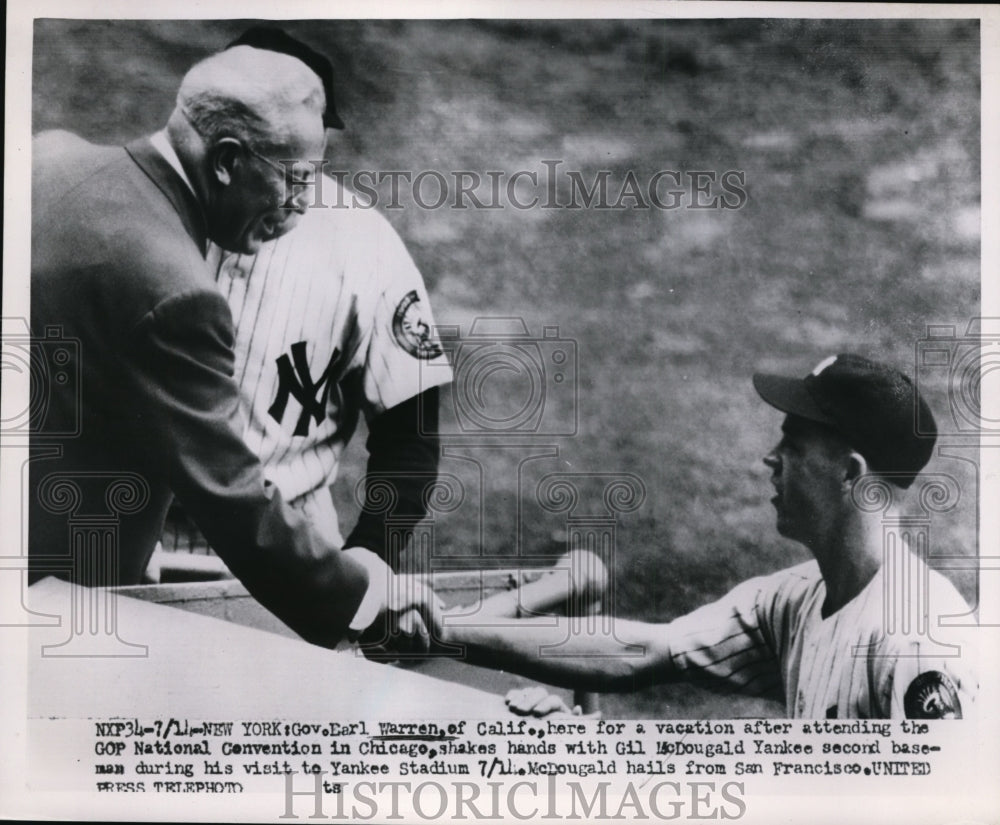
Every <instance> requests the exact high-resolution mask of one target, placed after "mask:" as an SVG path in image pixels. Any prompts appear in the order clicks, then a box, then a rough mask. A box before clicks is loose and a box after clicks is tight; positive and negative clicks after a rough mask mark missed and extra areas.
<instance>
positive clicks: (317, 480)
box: [163, 28, 451, 566]
mask: <svg viewBox="0 0 1000 825" xmlns="http://www.w3.org/2000/svg"><path fill="white" fill-rule="evenodd" d="M239 44H246V45H251V46H254V47H257V48H267V49H274V50H277V51H282V52H285V53H288V54H292V55H293V56H297V57H300V58H301V59H303V60H305V61H306V62H307V63H308V64H309V65H310V67H311V68H313V70H314V71H316V72H317V73H318V74H319V75H320V77H321V78H323V81H324V87H325V88H326V100H327V122H328V124H329V125H332V126H333V127H334V128H343V122H342V121H341V120H340V118H339V117H338V116H337V115H336V112H335V110H334V108H333V92H332V69H331V67H330V64H329V61H327V60H326V58H324V57H322V56H320V55H318V54H317V53H315V52H313V51H312V50H311V49H310V48H309V47H308V46H305V45H304V44H302V43H300V42H299V41H296V40H294V39H292V38H291V37H289V36H288V35H286V34H285V33H284V32H282V31H280V30H277V29H273V28H254V29H251V30H249V31H248V32H247V33H245V34H244V35H243V36H242V37H240V38H239V39H238V40H237V41H235V42H234V43H233V44H231V46H232V45H239ZM306 194H308V195H310V196H311V195H315V198H313V200H314V202H315V203H318V204H325V205H326V207H327V208H322V207H316V208H309V209H306V210H305V213H304V214H303V216H302V218H301V219H300V222H299V224H298V226H297V228H296V231H295V232H294V233H290V234H288V235H285V236H283V237H282V238H280V239H278V240H276V241H274V242H272V243H267V244H264V245H263V246H262V248H261V249H260V251H259V252H258V253H257V254H255V255H245V254H238V253H230V252H226V251H224V250H222V249H221V248H219V247H214V246H213V247H211V248H210V250H209V254H208V261H209V265H210V268H211V270H212V272H213V273H214V275H215V280H216V283H217V284H218V287H219V289H220V291H221V292H222V294H223V295H224V296H225V297H226V299H227V301H228V303H229V306H230V310H231V311H232V315H233V322H234V325H235V329H236V343H235V353H236V371H235V379H236V382H237V384H238V386H239V391H240V396H241V400H242V405H241V406H242V408H243V411H244V412H245V415H246V424H245V431H244V437H245V440H246V442H247V444H248V446H249V447H250V449H251V450H253V452H254V453H256V454H257V455H258V456H259V457H260V460H261V462H262V464H263V466H264V472H265V475H266V477H267V478H268V480H269V481H271V482H272V483H274V484H275V485H276V486H277V487H278V489H280V490H281V491H282V494H283V495H284V496H285V497H286V499H288V500H289V502H290V503H291V504H292V506H293V507H296V508H297V509H299V510H300V511H301V512H303V513H304V514H305V515H306V516H307V518H308V519H309V520H310V522H311V523H312V525H313V526H314V527H315V528H316V529H317V530H318V531H319V532H320V533H322V534H323V535H324V537H325V538H326V539H327V540H328V541H329V542H331V543H333V544H334V545H336V546H342V547H345V549H350V548H354V549H355V550H369V551H371V552H372V553H374V554H376V556H378V557H379V558H381V559H383V560H384V561H387V562H389V563H390V564H392V565H393V566H395V565H396V564H398V559H397V558H390V557H389V556H390V553H389V551H388V550H387V548H386V529H385V518H386V516H387V515H397V516H398V515H404V516H407V517H410V518H411V519H413V520H414V521H416V520H417V519H419V517H420V516H422V515H423V514H424V513H425V507H424V503H423V502H424V495H423V493H424V490H425V488H426V486H427V484H428V482H429V480H433V478H434V477H435V474H436V471H437V462H438V443H437V439H436V435H435V430H436V425H437V410H438V386H439V385H440V384H442V383H446V382H448V381H450V380H451V371H450V369H449V368H448V366H447V361H446V358H445V356H444V354H443V353H442V350H441V348H440V346H439V345H438V344H437V342H436V341H435V339H434V337H433V335H432V334H431V331H432V329H433V320H432V317H431V313H430V306H429V302H428V298H427V292H426V289H425V287H424V283H423V279H422V278H421V276H420V272H419V271H418V270H417V267H416V265H415V264H414V262H413V260H412V258H411V257H410V255H409V254H408V252H407V251H406V248H405V246H404V245H403V242H402V241H401V240H400V238H399V236H398V235H397V233H396V232H395V231H394V230H393V228H392V226H391V225H390V224H389V222H388V221H387V220H386V219H385V217H383V216H382V215H381V214H380V213H379V212H377V211H375V210H374V209H371V208H366V206H365V205H363V204H360V203H359V201H358V199H357V198H356V197H355V196H354V195H353V194H351V193H348V192H346V191H343V190H342V189H341V187H340V186H339V184H338V183H337V182H336V181H334V180H333V179H332V178H330V177H328V176H323V178H322V180H321V181H320V182H319V186H318V188H317V189H316V190H315V191H314V192H311V193H310V192H307V193H306ZM425 365H433V366H434V367H435V369H432V370H429V371H428V370H425V369H424V368H423V367H424V366H425ZM429 376H430V377H429ZM362 414H363V415H364V416H365V418H366V421H367V424H368V429H369V437H368V441H367V447H368V451H369V460H368V476H369V478H372V477H375V476H379V477H381V478H382V479H388V480H389V481H390V483H391V485H392V487H393V488H394V494H395V497H396V502H395V504H394V505H392V507H391V508H388V509H386V508H381V509H376V508H369V507H366V508H364V509H363V511H362V514H361V516H360V518H359V520H358V523H357V524H356V525H355V527H354V529H353V530H352V531H351V533H350V534H349V536H348V538H347V541H346V542H345V540H344V538H343V537H342V535H341V531H340V525H339V523H338V518H337V513H336V511H335V509H334V505H333V499H332V497H331V494H330V485H331V484H332V483H333V481H334V480H335V479H336V477H337V470H338V466H339V462H340V457H341V454H342V452H343V450H344V447H345V446H346V444H347V443H348V441H349V440H350V438H351V436H352V434H353V433H354V431H355V428H356V426H357V424H358V419H359V417H360V415H362ZM163 545H164V548H165V549H167V550H178V549H181V550H189V551H198V550H202V551H204V549H205V548H206V547H207V545H206V544H205V541H204V539H202V538H201V536H200V535H199V534H198V532H197V530H196V529H194V528H193V526H192V525H190V523H187V522H185V520H184V518H183V516H182V514H181V513H179V512H178V511H177V509H176V508H175V510H174V512H173V513H172V516H171V519H170V520H169V522H168V527H167V530H166V531H165V533H164V537H163ZM357 558H358V560H359V561H361V562H362V563H366V561H370V557H369V554H368V553H359V554H358V555H357Z"/></svg>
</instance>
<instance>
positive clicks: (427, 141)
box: [33, 20, 980, 717]
mask: <svg viewBox="0 0 1000 825" xmlns="http://www.w3.org/2000/svg"><path fill="white" fill-rule="evenodd" d="M244 27H245V24H244V23H241V22H239V21H226V22H220V23H204V22H197V23H195V22H181V21H171V22H159V23H158V22H127V21H126V22H119V23H114V24H109V23H102V22H100V21H88V22H78V21H40V22H39V23H38V25H37V27H36V32H35V52H34V55H35V56H34V67H35V69H34V120H33V131H35V132H37V131H40V130H42V129H47V128H55V127H58V128H66V129H70V130H73V131H76V132H78V133H81V134H83V135H85V136H87V137H89V138H91V139H93V140H96V141H99V142H121V141H124V140H126V139H129V138H131V137H134V136H137V135H139V134H142V133H145V132H148V131H152V130H154V129H155V128H158V127H159V126H160V125H161V124H162V123H163V122H164V121H165V119H166V116H167V115H168V113H169V111H170V109H171V107H172V102H173V94H174V91H175V90H176V87H177V84H178V81H179V78H180V76H181V75H182V73H183V72H184V70H186V68H187V67H188V66H189V65H190V64H191V62H192V61H193V60H194V59H196V58H198V57H201V56H202V55H204V54H206V53H207V52H209V51H211V50H213V49H216V48H218V47H219V46H221V45H222V44H224V43H225V42H226V41H227V39H228V38H230V37H232V36H234V35H235V34H237V33H238V32H240V31H241V30H242V29H243V28H244ZM287 28H288V30H289V31H291V32H293V33H295V34H299V35H301V36H302V37H304V38H305V39H307V40H309V41H310V42H311V43H313V44H314V45H315V46H317V47H319V48H322V49H323V50H325V51H328V52H329V53H330V54H331V55H332V56H333V57H334V62H335V65H336V68H337V71H338V79H339V80H338V109H339V111H340V112H341V114H342V116H343V118H344V120H345V121H346V122H347V125H348V128H347V130H346V131H344V132H343V133H338V134H336V135H335V136H334V137H332V139H331V143H330V148H329V151H328V156H329V158H330V159H331V168H333V169H337V170H346V171H348V172H356V171H358V170H362V169H370V170H409V171H411V172H412V173H413V174H417V173H419V172H421V171H425V170H436V171H439V172H441V173H442V174H445V175H446V176H447V175H450V174H451V173H452V172H454V171H458V170H469V171H477V172H479V173H480V174H481V175H485V173H486V172H487V171H489V170H494V171H497V172H503V173H505V174H506V175H508V176H509V175H511V174H513V173H514V172H516V171H519V170H526V171H531V170H534V171H535V172H536V173H538V174H543V173H544V172H545V169H546V167H545V165H544V164H543V161H560V164H561V165H560V167H559V168H560V169H561V170H562V171H563V172H565V171H567V170H575V171H578V172H579V173H580V174H581V175H582V177H583V179H584V180H587V181H590V180H593V179H594V176H595V175H597V174H598V173H599V172H600V171H601V170H607V172H608V173H609V179H610V180H611V181H612V184H611V189H612V192H617V190H618V187H620V186H621V185H622V182H623V181H624V180H625V179H626V177H627V175H628V173H629V172H631V173H633V174H634V175H635V177H636V179H637V180H639V181H643V182H645V181H648V180H649V179H650V177H651V176H652V175H654V174H655V173H656V172H657V171H659V170H679V171H682V172H691V171H692V170H701V171H709V172H715V173H716V174H717V175H721V174H722V173H723V172H725V171H729V170H734V171H738V172H742V173H743V174H744V175H745V178H744V180H745V191H746V202H745V204H744V205H743V206H742V208H739V209H728V210H724V209H692V208H678V209H669V210H668V209H659V208H648V209H641V208H624V209H597V208H583V209H566V208H559V209H542V208H540V207H539V208H531V209H517V208H511V206H509V205H508V206H506V207H505V208H501V209H456V208H451V207H450V206H448V205H445V206H443V207H442V208H439V209H425V208H419V207H418V205H417V204H416V203H414V202H413V199H412V198H410V197H409V195H408V194H404V196H403V197H402V198H401V206H402V208H400V209H394V210H392V209H390V210H386V214H388V215H389V217H390V220H391V221H392V222H393V224H394V225H395V226H396V228H397V229H398V230H399V232H400V233H401V235H402V236H403V238H404V240H405V241H406V243H407V245H408V247H409V248H410V250H411V252H412V254H413V256H414V258H415V259H416V261H417V263H418V265H419V267H420V269H421V271H422V272H423V274H424V277H425V279H426V282H427V284H428V287H429V289H430V292H431V297H432V303H433V308H434V313H435V317H436V321H437V322H438V323H439V324H449V325H460V327H461V329H462V331H463V333H467V332H468V330H469V326H470V324H471V322H472V320H473V319H474V318H476V317H477V316H517V317H520V318H523V319H524V320H525V322H526V323H527V325H528V327H529V329H530V330H531V332H532V333H533V334H535V335H540V332H541V328H542V326H543V325H549V326H557V327H558V329H559V334H560V336H561V337H563V338H566V339H571V340H572V341H574V342H575V345H576V353H577V359H576V360H577V364H578V382H577V385H576V392H575V393H574V392H568V391H565V388H563V389H564V391H563V392H562V393H561V394H560V393H558V392H556V391H555V390H553V391H552V393H551V394H550V396H547V397H546V403H548V404H550V405H552V406H551V407H549V408H548V409H547V412H546V414H547V415H551V416H553V420H557V421H560V422H565V421H567V420H569V417H570V414H571V413H572V412H574V410H575V413H576V415H577V416H578V422H579V427H578V431H577V432H576V434H575V435H573V436H572V437H566V438H554V439H547V440H546V439H541V440H538V441H537V443H535V444H534V446H533V447H532V448H530V449H536V448H537V447H538V445H539V444H546V445H554V446H557V447H558V450H559V454H558V456H553V457H548V458H539V459H537V460H535V461H531V462H528V463H526V464H524V465H523V467H522V468H521V472H520V474H519V466H520V463H521V462H522V461H523V459H524V458H525V457H526V456H527V455H529V454H530V449H529V448H527V447H522V448H517V447H513V446H507V447H504V446H497V447H496V448H494V449H490V450H486V449H481V450H478V451H475V450H473V451H471V452H470V451H469V450H466V451H465V452H466V455H467V456H468V455H471V456H475V457H476V460H478V461H479V462H480V463H479V465H478V466H477V465H476V464H474V463H472V462H470V461H468V460H460V459H459V458H457V457H446V458H445V459H444V461H443V464H442V470H443V471H445V472H449V473H453V474H455V475H456V476H457V477H459V478H460V479H461V480H462V482H463V484H464V485H465V487H466V489H467V492H468V494H469V496H468V504H467V505H463V506H461V507H459V508H458V509H457V510H455V511H454V512H453V513H450V514H446V515H442V516H440V517H439V518H438V519H437V520H436V522H435V525H434V527H435V531H436V552H437V553H438V554H439V555H441V556H447V557H449V558H455V557H459V556H471V557H474V559H475V562H474V563H476V564H481V563H490V564H492V563H495V562H496V559H498V558H501V557H504V558H508V559H509V557H511V556H512V555H515V554H517V553H519V552H521V553H530V554H539V553H548V554H552V553H557V552H560V551H561V550H562V549H563V546H562V542H563V538H562V534H561V533H560V530H562V529H564V526H565V516H562V515H553V514H546V513H543V512H541V510H540V509H539V507H538V506H537V503H536V502H535V500H534V489H535V485H536V484H537V482H538V480H539V478H540V477H541V476H543V475H545V474H547V473H551V472H557V471H558V472H573V473H593V472H603V473H614V472H628V473H631V474H634V475H635V476H637V477H638V478H640V479H641V480H642V483H643V485H644V487H645V495H646V498H645V502H644V504H643V505H642V506H641V507H640V508H639V509H638V510H636V511H635V512H631V513H627V514H624V515H622V516H621V519H620V522H619V524H618V527H617V555H616V558H615V574H616V604H617V609H618V612H619V614H620V615H625V616H631V617H641V618H645V619H661V620H665V619H669V618H670V617H671V616H674V615H676V614H678V613H681V612H684V611H686V610H688V609H690V608H692V607H694V606H696V605H698V604H700V603H702V602H704V601H706V600H708V599H712V598H715V597H717V596H720V595H722V594H723V593H724V592H725V591H726V590H727V589H728V588H729V587H731V586H732V585H733V584H735V583H736V582H738V581H740V580H742V579H744V578H746V577H748V576H750V575H754V574H757V573H763V572H770V571H773V570H776V569H779V568H781V567H784V566H787V565H789V564H790V563H794V562H798V561H800V560H803V559H805V558H807V553H806V551H805V550H804V549H803V548H802V547H799V546H796V545H793V544H790V543H788V542H785V541H783V540H781V539H779V538H778V537H777V535H776V533H775V531H774V525H773V511H772V508H771V507H770V505H769V504H768V498H769V497H770V494H771V493H770V486H769V485H768V483H767V479H768V472H767V471H766V469H765V468H764V466H763V464H762V463H761V461H760V459H761V457H762V456H763V455H764V453H765V452H766V451H767V449H768V448H769V447H770V446H771V444H772V443H773V442H774V441H775V440H776V439H777V433H778V428H779V425H780V421H781V416H780V415H779V414H778V413H776V412H775V411H773V410H771V409H769V408H767V407H766V406H765V405H764V404H763V403H761V402H760V401H759V400H758V399H757V397H756V395H755V394H754V392H753V389H752V387H751V385H750V374H751V373H752V372H753V371H755V370H773V371H782V372H787V373H789V374H805V373H806V372H808V371H809V370H810V369H811V368H812V367H813V365H814V364H815V363H816V362H817V361H819V360H820V359H821V358H822V357H824V356H826V355H828V354H831V353H834V352H838V351H844V350H850V351H857V352H861V353H863V354H869V355H873V356H875V357H878V358H880V359H883V360H888V361H890V362H893V363H895V364H897V365H899V366H901V367H902V368H904V369H905V370H906V371H907V372H910V373H911V374H912V373H914V371H915V366H914V352H915V347H916V344H917V342H918V341H919V340H920V339H921V338H922V337H924V335H925V334H926V327H927V325H928V324H952V325H956V327H957V328H958V329H957V335H958V336H959V337H961V336H962V335H964V332H965V326H966V324H967V322H968V320H969V319H970V318H971V317H973V316H975V315H977V314H978V308H979V284H980V267H979V232H980V229H979V196H980V187H979V178H980V176H979V166H980V139H979V95H980V90H979V32H978V28H977V25H976V23H975V22H974V21H972V22H969V21H947V20H941V21H922V22H921V21H908V22H907V21H858V22H851V21H839V22H824V21H794V20H788V21H771V20H762V21H754V20H729V21H683V22H681V21H627V22H626V21H564V22H553V21H538V22H523V21H449V22H444V21H422V22H393V21H384V22H365V21H343V22H331V21H298V22H290V23H289V24H288V25H287ZM565 183H566V182H565V180H563V183H562V184H561V185H562V186H563V188H562V189H559V191H558V192H557V196H558V197H559V198H562V199H564V200H565V199H566V196H567V191H566V188H565ZM427 191H428V192H430V193H431V199H433V195H434V190H433V187H430V186H429V187H428V190H427ZM383 194H384V193H383ZM536 194H538V193H536ZM542 194H544V193H542ZM425 200H426V197H425ZM624 203H626V204H629V205H631V204H632V203H633V201H628V200H626V201H624ZM686 205H687V206H689V205H690V203H688V204H686ZM919 378H920V380H921V385H922V386H923V387H924V388H925V389H926V391H927V395H928V398H929V401H930V403H931V405H932V407H933V408H934V409H935V411H936V412H937V413H938V419H939V421H941V422H943V423H945V424H947V425H948V426H950V424H949V422H950V417H949V414H948V397H947V389H948V385H947V380H948V379H947V376H946V375H941V374H938V373H935V372H931V373H930V374H927V373H926V371H925V372H923V373H921V375H920V376H919ZM501 387H503V385H502V384H497V385H495V386H494V387H493V394H492V395H490V394H489V393H488V394H487V396H486V397H487V400H488V401H491V402H492V403H495V404H498V405H501V406H502V405H503V404H505V403H506V404H510V403H513V402H512V400H511V397H510V396H506V395H504V394H503V393H502V392H501V389H500V388H501ZM570 389H572V388H570ZM515 401H516V399H515ZM451 403H452V401H451V397H449V398H446V400H445V404H446V407H447V408H449V409H450V407H449V405H450V404H451ZM521 441H524V439H522V440H521ZM499 442H500V444H501V445H502V444H503V443H504V441H503V439H500V440H499ZM364 457H365V453H364V449H363V439H362V438H360V437H358V438H356V439H355V442H354V444H353V445H352V448H351V450H350V451H349V453H348V456H347V459H346V461H345V466H344V469H343V472H342V478H341V479H340V481H339V482H338V484H337V486H336V496H337V498H338V501H339V502H340V507H341V511H342V512H343V513H344V521H345V523H350V519H351V518H352V517H353V516H352V515H351V513H352V511H353V510H356V507H357V505H356V504H355V503H354V501H353V497H354V496H353V487H354V484H355V483H356V481H357V480H358V479H359V478H360V477H361V474H362V473H363V467H364ZM929 469H930V470H932V471H935V472H941V473H948V474H951V475H953V476H954V477H955V478H956V479H957V480H958V481H959V484H960V486H961V489H962V491H963V498H962V500H961V502H960V504H959V506H958V507H956V508H955V509H954V510H952V511H951V512H948V513H945V514H941V515H939V516H936V517H935V520H934V522H933V527H932V530H933V533H932V546H933V549H934V552H939V553H941V554H948V555H970V554H974V552H975V549H976V515H977V511H976V503H975V484H976V479H975V475H974V473H973V472H972V471H971V470H970V465H968V464H967V463H965V462H963V461H958V460H949V459H945V458H937V459H935V461H934V464H933V465H932V467H931V468H929ZM580 484H581V488H582V489H583V490H584V495H583V496H582V497H581V502H582V504H581V506H582V507H587V506H590V501H589V498H588V497H591V496H592V495H597V493H598V492H599V490H598V488H597V486H596V484H597V482H596V481H595V480H594V479H584V480H583V481H581V482H580ZM480 495H481V497H482V500H483V501H484V502H485V504H484V506H483V508H480V507H479V505H478V501H479V498H478V497H479V496H480ZM519 522H520V523H519ZM951 575H953V576H954V577H955V579H956V581H957V582H958V584H959V586H960V588H961V589H962V590H963V592H964V593H965V595H966V596H967V598H969V600H970V601H973V602H974V600H975V582H974V580H973V578H971V576H968V575H963V574H962V573H961V572H959V573H952V574H951ZM773 710H774V709H773V708H772V709H770V712H773ZM743 712H747V713H750V712H768V709H767V708H760V707H758V706H756V705H750V704H748V705H746V706H744V705H741V704H738V703H732V702H730V700H728V699H726V700H721V702H720V701H719V700H716V699H714V698H711V697H708V696H707V695H706V694H704V693H702V692H701V691H698V690H693V689H690V688H682V689H679V688H659V689H656V690H651V691H648V692H646V693H643V694H639V695H637V696H631V697H615V698H609V699H608V700H607V701H606V702H605V713H606V715H607V716H675V717H681V716H703V715H739V714H740V713H743Z"/></svg>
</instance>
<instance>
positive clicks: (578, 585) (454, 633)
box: [345, 548, 607, 662]
mask: <svg viewBox="0 0 1000 825" xmlns="http://www.w3.org/2000/svg"><path fill="white" fill-rule="evenodd" d="M356 551H357V552H358V555H357V556H355V557H356V558H357V559H358V561H361V562H362V563H366V562H368V561H369V560H370V558H375V557H374V554H372V553H369V552H368V551H366V550H361V549H360V548H351V549H350V550H347V551H345V552H347V553H351V554H352V555H353V554H354V553H355V552H356ZM361 554H363V556H362V555H361ZM366 557H370V558H366ZM378 564H379V565H381V567H377V568H373V567H368V572H369V581H370V589H372V590H374V589H376V588H377V590H378V592H379V593H380V594H381V596H382V603H381V604H380V606H379V609H378V613H377V615H376V616H375V618H374V621H372V622H371V623H370V624H367V626H365V629H364V630H363V631H362V632H361V633H360V635H356V636H355V640H356V641H357V642H358V645H359V647H360V649H361V651H362V653H363V654H364V655H365V656H366V657H367V658H369V659H371V660H373V661H383V662H384V661H396V660H414V659H422V658H424V657H426V656H428V655H431V654H434V655H444V656H455V655H459V654H460V653H461V652H462V644H463V642H464V641H465V640H466V639H467V637H468V633H467V632H465V631H464V630H463V628H469V629H472V628H475V627H478V626H482V625H483V624H484V623H485V624H491V623H495V621H496V620H501V621H503V620H507V619H518V618H522V617H528V616H532V615H540V614H546V613H552V612H556V611H558V612H562V613H564V614H566V615H583V614H585V613H586V612H587V611H588V610H589V608H590V606H591V605H593V604H594V603H595V602H598V601H599V600H600V599H601V598H602V596H603V595H604V593H605V590H606V588H607V570H606V568H605V566H604V564H603V562H601V560H600V559H599V558H598V557H597V556H596V555H594V554H593V553H590V552H586V551H581V550H575V551H572V552H570V553H568V554H566V555H565V556H563V557H562V558H561V559H559V561H558V562H557V563H556V564H555V565H554V566H553V567H552V568H549V569H548V570H546V571H544V572H542V573H540V574H539V575H538V576H537V578H535V579H534V580H533V581H531V582H530V583H527V584H524V583H522V584H520V585H519V586H517V587H516V588H514V589H510V590H506V591H502V592H500V593H496V594H494V595H492V596H488V597H486V596H485V595H483V597H482V598H480V599H478V600H477V601H476V602H475V603H473V604H472V605H464V606H459V605H455V606H452V608H451V609H446V608H445V606H444V604H443V602H442V601H441V599H440V598H439V597H438V596H437V595H436V594H435V593H434V591H433V589H432V588H431V587H430V585H428V584H427V583H426V581H424V579H423V578H421V577H419V576H415V575H403V574H396V573H393V572H392V570H391V569H390V568H389V567H388V566H386V565H385V564H384V563H383V562H381V560H378ZM366 566H367V564H366ZM362 609H363V608H362ZM361 612H362V611H361V610H359V615H360V613H361ZM449 613H450V614H452V615H448V614H449ZM463 622H464V624H463Z"/></svg>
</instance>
